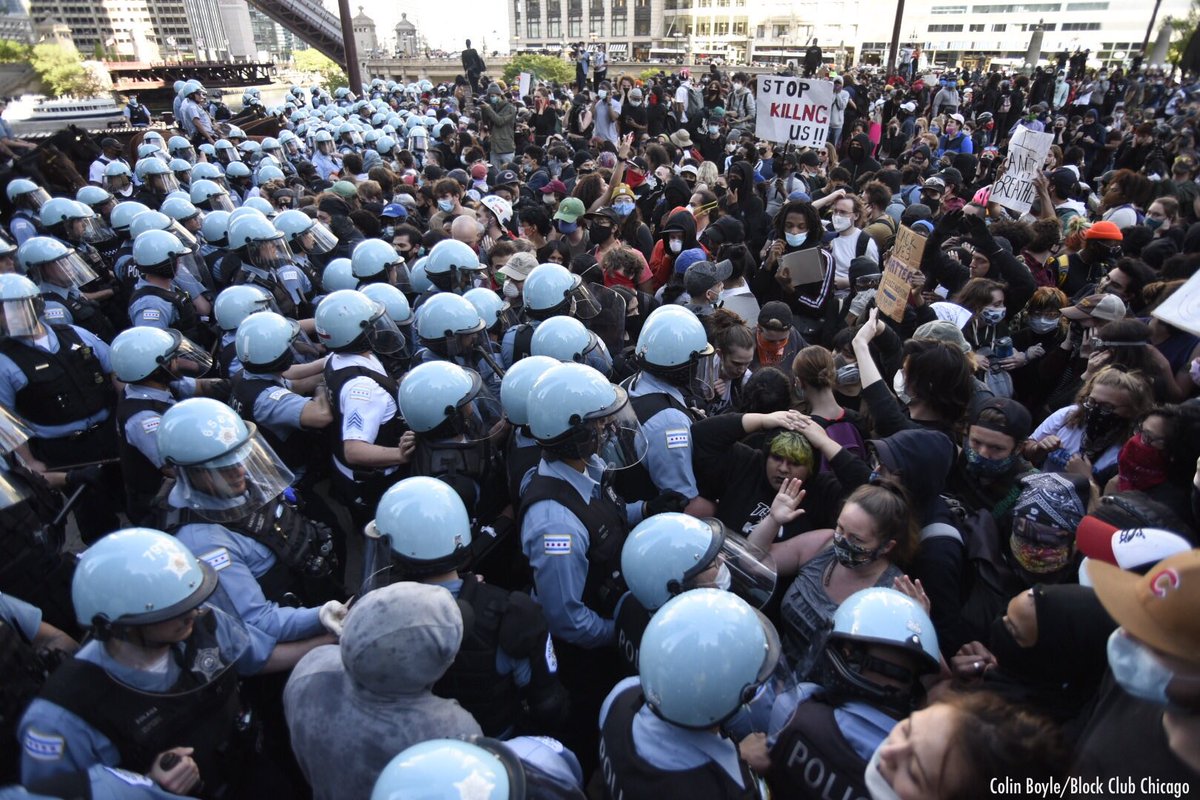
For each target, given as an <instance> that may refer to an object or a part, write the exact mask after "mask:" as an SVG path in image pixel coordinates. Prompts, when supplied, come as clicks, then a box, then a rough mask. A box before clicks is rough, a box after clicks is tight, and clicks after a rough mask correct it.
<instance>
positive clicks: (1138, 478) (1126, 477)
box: [1117, 434, 1167, 492]
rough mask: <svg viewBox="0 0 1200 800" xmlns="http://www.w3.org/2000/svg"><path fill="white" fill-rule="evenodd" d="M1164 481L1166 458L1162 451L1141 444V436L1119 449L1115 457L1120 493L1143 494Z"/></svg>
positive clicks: (1165, 476)
mask: <svg viewBox="0 0 1200 800" xmlns="http://www.w3.org/2000/svg"><path fill="white" fill-rule="evenodd" d="M1166 480H1167V458H1166V456H1165V455H1163V451H1162V450H1159V449H1158V448H1157V447H1151V446H1150V445H1148V444H1146V443H1145V442H1143V441H1142V437H1141V434H1137V435H1135V436H1134V437H1133V438H1132V439H1130V440H1129V441H1127V442H1126V443H1125V444H1124V446H1123V447H1121V452H1120V453H1119V454H1118V455H1117V488H1119V489H1120V490H1121V491H1122V492H1131V491H1133V492H1144V491H1146V490H1147V489H1150V488H1153V487H1155V486H1158V485H1159V484H1160V483H1163V482H1165V481H1166Z"/></svg>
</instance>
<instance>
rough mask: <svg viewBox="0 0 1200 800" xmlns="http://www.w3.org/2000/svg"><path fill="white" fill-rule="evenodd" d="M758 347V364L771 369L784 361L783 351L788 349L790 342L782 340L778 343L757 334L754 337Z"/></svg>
mask: <svg viewBox="0 0 1200 800" xmlns="http://www.w3.org/2000/svg"><path fill="white" fill-rule="evenodd" d="M754 338H755V339H756V340H757V342H756V343H757V345H758V363H760V364H762V365H763V366H764V367H769V366H772V365H774V364H778V363H779V362H780V361H782V360H783V351H784V350H786V349H787V344H788V340H787V339H780V340H779V341H777V342H773V341H770V340H769V339H764V338H763V337H762V334H761V333H759V334H755V337H754Z"/></svg>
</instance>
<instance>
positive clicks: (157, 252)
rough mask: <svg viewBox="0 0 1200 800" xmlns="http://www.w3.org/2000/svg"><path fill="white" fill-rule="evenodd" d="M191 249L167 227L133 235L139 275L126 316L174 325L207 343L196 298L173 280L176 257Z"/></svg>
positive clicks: (135, 321)
mask: <svg viewBox="0 0 1200 800" xmlns="http://www.w3.org/2000/svg"><path fill="white" fill-rule="evenodd" d="M147 213H149V212H147ZM143 216H144V215H143ZM135 221H136V220H135ZM190 252H191V251H190V250H189V249H188V248H187V247H186V246H185V245H184V244H183V243H182V242H180V241H179V238H178V237H176V236H175V234H173V233H170V232H169V231H164V230H149V231H145V232H143V233H141V234H139V235H138V236H137V237H136V239H135V240H134V243H133V260H134V263H136V264H137V269H138V272H139V273H140V274H141V277H140V278H139V279H138V282H137V284H135V286H134V288H133V294H131V295H130V297H129V319H130V321H131V322H133V324H134V325H135V326H136V325H147V326H149V327H151V328H163V329H165V328H174V329H175V330H177V331H179V332H180V333H181V334H183V335H184V336H186V337H187V338H188V339H191V340H192V341H194V342H197V343H199V344H207V342H208V340H209V338H210V336H209V334H208V331H207V330H206V328H205V326H204V325H203V323H202V322H201V319H200V309H199V308H198V306H197V303H196V301H195V298H194V297H193V296H192V295H191V294H190V293H189V292H187V291H186V290H184V289H183V288H182V287H181V286H180V285H179V283H177V281H176V277H177V276H178V274H179V271H180V270H179V259H180V258H182V257H184V256H186V255H188V254H189V253H190Z"/></svg>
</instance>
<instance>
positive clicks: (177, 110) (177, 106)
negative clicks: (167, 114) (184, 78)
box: [171, 94, 187, 133]
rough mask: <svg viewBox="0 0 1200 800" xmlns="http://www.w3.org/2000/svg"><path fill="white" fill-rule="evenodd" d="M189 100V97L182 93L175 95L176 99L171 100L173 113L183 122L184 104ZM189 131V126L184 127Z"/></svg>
mask: <svg viewBox="0 0 1200 800" xmlns="http://www.w3.org/2000/svg"><path fill="white" fill-rule="evenodd" d="M185 102H187V98H186V97H184V96H183V95H181V94H177V95H175V99H174V100H172V101H171V113H172V114H174V116H175V120H176V121H177V122H180V123H182V122H183V104H184V103H185ZM183 130H184V132H185V133H186V132H187V128H184V129H183Z"/></svg>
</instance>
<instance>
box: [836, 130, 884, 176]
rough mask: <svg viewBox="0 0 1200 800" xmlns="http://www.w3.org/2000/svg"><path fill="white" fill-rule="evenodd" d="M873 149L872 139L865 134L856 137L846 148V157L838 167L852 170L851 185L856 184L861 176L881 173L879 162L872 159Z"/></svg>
mask: <svg viewBox="0 0 1200 800" xmlns="http://www.w3.org/2000/svg"><path fill="white" fill-rule="evenodd" d="M872 147H873V145H872V144H871V139H870V137H869V136H867V135H866V134H865V133H860V134H857V135H855V137H854V138H853V139H851V140H850V144H848V145H847V146H846V157H845V158H844V159H842V160H841V161H840V162H838V166H840V167H845V168H846V169H848V170H850V182H851V183H856V182H857V181H858V178H859V176H861V175H866V174H867V173H868V172H878V171H879V162H878V161H876V160H875V159H873V158H871V148H872Z"/></svg>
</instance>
